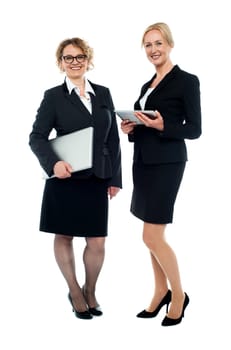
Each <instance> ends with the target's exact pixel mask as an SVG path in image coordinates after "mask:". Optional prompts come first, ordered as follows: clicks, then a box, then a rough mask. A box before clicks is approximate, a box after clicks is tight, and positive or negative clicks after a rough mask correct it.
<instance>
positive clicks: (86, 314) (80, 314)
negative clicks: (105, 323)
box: [68, 293, 93, 320]
mask: <svg viewBox="0 0 231 350" xmlns="http://www.w3.org/2000/svg"><path fill="white" fill-rule="evenodd" d="M68 300H69V301H70V303H71V306H72V311H73V312H74V313H75V316H76V317H78V318H81V319H82V320H90V319H92V318H93V317H92V314H91V313H90V311H89V310H86V311H77V310H76V309H75V307H74V304H73V301H72V298H71V295H70V293H68Z"/></svg>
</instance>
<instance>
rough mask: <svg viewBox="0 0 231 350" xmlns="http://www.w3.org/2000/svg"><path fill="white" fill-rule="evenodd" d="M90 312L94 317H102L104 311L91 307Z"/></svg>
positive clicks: (97, 307)
mask: <svg viewBox="0 0 231 350" xmlns="http://www.w3.org/2000/svg"><path fill="white" fill-rule="evenodd" d="M88 310H89V312H90V313H91V314H92V315H93V316H101V315H103V311H102V310H101V309H100V307H99V306H96V307H89V309H88Z"/></svg>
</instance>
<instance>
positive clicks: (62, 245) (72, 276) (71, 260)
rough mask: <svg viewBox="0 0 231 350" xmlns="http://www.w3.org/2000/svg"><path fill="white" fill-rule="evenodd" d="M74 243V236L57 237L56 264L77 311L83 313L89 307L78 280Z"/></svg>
mask: <svg viewBox="0 0 231 350" xmlns="http://www.w3.org/2000/svg"><path fill="white" fill-rule="evenodd" d="M72 241H73V237H72V236H63V235H55V239H54V253H55V258H56V262H57V264H58V266H59V268H60V270H61V272H62V274H63V276H64V278H65V280H66V282H67V285H68V288H69V291H70V295H71V299H72V302H73V304H74V307H75V309H76V310H77V311H79V312H83V311H86V310H87V305H86V302H85V299H84V297H83V295H82V291H81V288H80V286H79V284H78V282H77V278H76V272H75V256H74V250H73V242H72Z"/></svg>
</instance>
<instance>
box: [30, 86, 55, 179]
mask: <svg viewBox="0 0 231 350" xmlns="http://www.w3.org/2000/svg"><path fill="white" fill-rule="evenodd" d="M54 106H55V104H54V103H53V101H52V95H51V94H50V93H49V90H48V91H46V92H45V93H44V97H43V100H42V102H41V104H40V107H39V108H38V111H37V115H36V118H35V121H34V123H33V126H32V131H31V133H30V135H29V146H30V147H31V150H32V151H33V153H34V154H35V155H36V157H37V158H38V161H39V163H40V165H41V167H42V168H43V169H44V171H45V172H46V173H47V175H48V176H51V175H52V174H53V167H54V165H55V163H56V162H57V161H58V160H59V158H58V157H57V155H56V154H55V153H54V151H53V150H52V148H51V146H50V144H49V140H48V139H49V135H50V133H51V130H52V129H53V126H54V120H55V107H54Z"/></svg>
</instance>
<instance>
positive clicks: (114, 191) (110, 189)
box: [108, 186, 120, 199]
mask: <svg viewBox="0 0 231 350" xmlns="http://www.w3.org/2000/svg"><path fill="white" fill-rule="evenodd" d="M119 190H120V188H119V187H114V186H110V187H108V195H109V197H110V199H112V198H113V197H115V196H116V195H117V193H118V192H119Z"/></svg>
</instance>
